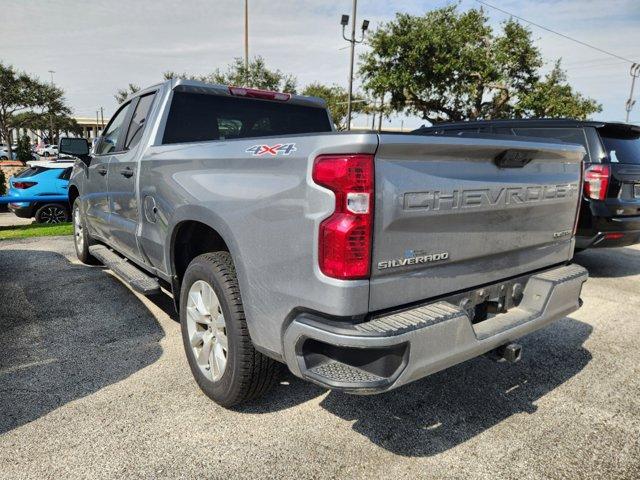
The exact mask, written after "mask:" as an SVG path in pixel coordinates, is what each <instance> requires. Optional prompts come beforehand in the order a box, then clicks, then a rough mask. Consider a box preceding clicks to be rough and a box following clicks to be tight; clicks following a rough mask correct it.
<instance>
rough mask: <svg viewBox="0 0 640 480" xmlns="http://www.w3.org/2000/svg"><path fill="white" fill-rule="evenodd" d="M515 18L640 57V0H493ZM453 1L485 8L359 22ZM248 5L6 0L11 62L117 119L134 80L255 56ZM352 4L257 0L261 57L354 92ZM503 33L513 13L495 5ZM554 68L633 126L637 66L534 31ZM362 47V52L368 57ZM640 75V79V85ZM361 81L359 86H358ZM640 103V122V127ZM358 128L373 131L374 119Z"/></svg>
mask: <svg viewBox="0 0 640 480" xmlns="http://www.w3.org/2000/svg"><path fill="white" fill-rule="evenodd" d="M487 1H488V3H491V4H493V5H495V6H498V7H500V8H502V9H504V10H507V11H509V12H511V13H513V14H515V15H518V16H520V17H523V18H525V19H528V20H531V21H533V22H535V23H538V24H541V25H544V26H546V27H548V28H551V29H553V30H557V31H559V32H562V33H564V34H566V35H569V36H572V37H575V38H577V39H579V40H582V41H584V42H587V43H590V44H593V45H596V46H597V47H599V48H601V49H604V50H607V51H610V52H613V53H615V54H617V55H620V56H622V57H625V58H629V59H632V60H634V61H638V62H640V0H605V1H602V0H563V1H551V0H520V1H513V0H504V1H503V0H487ZM451 3H457V4H459V6H460V8H461V9H463V10H466V9H469V8H479V7H480V5H479V4H478V3H477V2H476V1H475V0H460V1H456V2H452V1H450V0H405V1H401V0H359V1H358V21H357V24H358V26H359V25H360V24H361V20H362V19H364V18H366V19H368V20H370V21H371V26H370V27H371V28H375V27H376V26H377V25H380V24H381V23H383V22H386V21H389V20H391V19H393V17H394V15H395V13H396V12H403V13H410V14H414V15H421V14H424V13H425V12H426V11H428V10H430V9H434V8H438V7H441V6H444V5H448V4H451ZM243 6H244V2H243V1H242V0H208V1H205V0H183V1H169V0H126V1H122V0H107V1H104V2H93V1H90V2H89V1H84V0H0V18H1V21H0V61H2V62H4V63H8V64H12V65H14V66H15V67H16V68H18V69H20V70H25V71H27V72H28V73H31V74H34V75H36V76H38V77H40V78H41V79H43V80H50V73H49V72H48V71H49V70H54V71H55V74H54V77H53V78H54V82H55V83H56V84H57V85H58V86H60V87H62V88H63V89H64V90H65V92H66V98H67V100H68V103H69V105H70V106H71V107H72V109H73V111H74V114H75V115H78V116H95V112H96V110H97V109H99V108H100V107H104V109H105V115H106V116H108V115H110V114H111V113H112V112H113V111H114V109H115V107H116V102H115V99H114V98H113V94H114V93H115V91H116V90H117V89H118V88H122V87H125V86H126V85H127V84H128V83H134V84H137V85H140V86H143V87H144V86H149V85H152V84H154V83H158V82H159V81H161V80H162V72H164V71H167V70H173V71H177V72H188V73H193V74H206V73H210V72H211V71H213V70H215V69H216V68H218V67H221V68H224V67H225V66H226V65H227V64H229V63H230V62H231V61H232V60H233V58H234V57H241V56H242V55H243V52H244V50H243V48H244V47H243V36H244V34H243ZM351 7H352V1H351V0H249V13H250V19H249V23H250V25H249V37H250V38H249V53H250V56H255V55H260V56H262V57H264V59H265V60H266V63H267V65H268V67H269V68H277V69H279V70H281V71H283V72H286V73H290V74H293V75H295V76H296V77H297V79H298V88H299V89H302V88H303V87H304V86H305V85H307V84H309V83H311V82H315V81H320V82H323V83H329V84H331V83H337V84H340V85H343V86H346V85H347V81H348V73H349V49H348V48H347V46H348V43H347V42H345V41H344V40H343V39H342V36H341V27H340V24H339V22H340V15H341V14H343V13H347V14H351ZM484 8H485V11H486V13H487V15H488V16H489V18H490V22H491V24H492V26H494V27H495V28H499V26H500V23H501V22H503V21H504V20H506V19H508V18H509V16H508V15H505V14H504V13H501V12H499V11H496V10H494V9H491V8H488V7H484ZM530 28H531V30H532V33H533V38H534V39H535V42H536V44H537V46H538V47H539V48H540V49H541V52H542V54H543V57H544V60H545V67H544V68H546V69H548V68H551V66H552V65H553V63H554V62H555V60H556V59H557V58H562V64H563V66H564V68H565V69H566V70H567V73H568V77H569V81H570V83H571V84H572V85H573V86H574V87H575V88H576V89H577V90H578V91H579V92H581V93H582V94H584V95H586V96H589V97H592V98H594V99H596V100H597V101H598V102H600V103H601V104H602V106H603V111H602V112H601V113H599V114H596V115H595V117H596V118H598V119H604V120H617V121H621V120H624V117H625V110H624V104H625V101H626V99H627V97H628V96H629V88H630V85H631V77H630V76H629V67H630V64H629V63H626V62H624V61H623V60H619V59H616V58H612V57H610V56H607V55H605V54H602V53H600V52H597V51H595V50H592V49H589V48H586V47H584V46H581V45H578V44H576V43H573V42H571V41H569V40H567V39H565V38H562V37H559V36H557V35H554V34H552V33H550V32H547V31H545V30H542V29H539V28H536V27H534V26H531V27H530ZM367 48H368V47H367V46H366V44H364V45H358V46H357V53H362V52H364V51H366V49H367ZM639 80H640V79H639ZM355 82H356V85H357V84H358V79H357V78H356V79H355ZM636 93H637V95H636V97H637V98H638V102H637V105H636V108H635V109H634V111H632V112H631V118H630V120H631V122H633V123H640V82H638V83H637V88H636ZM423 123H425V122H424V121H423V120H421V119H419V118H417V117H405V116H402V115H400V116H394V117H393V118H392V119H390V120H387V121H385V124H384V126H385V127H396V128H397V127H400V126H402V127H403V128H404V129H410V128H415V127H418V126H420V125H421V124H423ZM354 124H355V125H359V126H364V125H369V124H370V120H368V119H367V118H366V117H364V116H360V117H358V118H356V119H355V121H354Z"/></svg>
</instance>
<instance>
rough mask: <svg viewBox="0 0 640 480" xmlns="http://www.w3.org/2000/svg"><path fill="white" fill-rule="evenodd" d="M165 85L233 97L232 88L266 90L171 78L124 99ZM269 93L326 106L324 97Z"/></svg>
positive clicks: (317, 105)
mask: <svg viewBox="0 0 640 480" xmlns="http://www.w3.org/2000/svg"><path fill="white" fill-rule="evenodd" d="M163 85H166V86H167V88H170V89H172V90H176V91H182V92H187V91H188V92H191V93H204V94H212V95H224V96H228V97H235V96H237V95H234V94H233V93H232V90H231V89H232V88H233V89H235V88H237V89H247V90H254V91H261V92H268V91H267V90H260V89H252V88H250V87H240V86H234V85H222V84H217V83H207V82H201V81H199V80H189V79H186V78H173V79H170V80H167V81H165V82H162V83H157V84H155V85H151V86H149V87H147V88H144V89H142V90H139V91H137V92H136V93H134V94H132V95H131V96H129V97H127V99H126V100H125V101H129V100H130V99H132V98H135V97H139V96H141V95H144V94H146V93H149V92H151V91H153V90H157V89H158V88H159V87H160V86H163ZM270 93H287V95H288V96H289V98H288V99H287V100H285V101H283V103H284V102H286V103H288V104H295V105H305V106H309V107H317V108H327V104H326V102H325V101H324V99H322V98H319V97H311V96H306V95H297V94H294V93H288V92H270ZM262 100H264V101H271V100H268V99H264V98H263V99H262ZM274 101H278V100H274ZM280 101H281V100H280ZM123 103H124V102H123Z"/></svg>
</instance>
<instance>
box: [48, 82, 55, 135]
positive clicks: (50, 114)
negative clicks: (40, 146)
mask: <svg viewBox="0 0 640 480" xmlns="http://www.w3.org/2000/svg"><path fill="white" fill-rule="evenodd" d="M49 73H50V74H51V87H53V74H54V73H56V71H55V70H49ZM49 128H50V130H49V136H50V137H51V138H49V144H51V145H52V144H53V113H51V107H49Z"/></svg>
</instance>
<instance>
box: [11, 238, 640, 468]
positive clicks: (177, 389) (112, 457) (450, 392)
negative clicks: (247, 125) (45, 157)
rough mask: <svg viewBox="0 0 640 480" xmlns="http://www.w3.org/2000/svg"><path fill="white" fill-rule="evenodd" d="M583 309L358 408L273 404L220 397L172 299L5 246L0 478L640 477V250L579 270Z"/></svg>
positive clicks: (294, 386)
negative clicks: (518, 355) (233, 404)
mask: <svg viewBox="0 0 640 480" xmlns="http://www.w3.org/2000/svg"><path fill="white" fill-rule="evenodd" d="M576 260H577V261H578V263H580V264H582V265H584V266H585V267H587V268H588V269H589V271H590V274H591V278H590V279H589V281H588V283H587V284H586V285H585V288H584V290H583V299H584V306H583V308H582V309H580V310H579V311H577V312H575V313H574V314H572V315H571V316H570V317H567V318H564V319H561V320H559V321H557V322H555V323H553V324H552V325H550V326H549V327H547V328H545V329H543V330H541V331H538V332H536V333H534V334H532V335H530V336H528V337H525V338H524V339H523V340H522V342H521V343H522V345H523V347H524V351H523V354H524V358H523V360H522V361H521V362H520V363H518V364H516V365H507V364H501V363H500V364H499V363H494V362H492V361H491V360H489V359H487V358H484V357H483V358H477V359H474V360H470V361H468V362H466V363H464V364H461V365H458V366H456V367H453V368H450V369H448V370H446V371H443V372H440V373H438V374H435V375H433V376H431V377H428V378H426V379H423V380H421V381H418V382H416V383H413V384H411V385H408V386H406V387H403V388H400V389H398V390H395V391H393V392H390V393H387V394H384V395H378V396H371V397H357V396H349V395H346V394H341V393H338V392H328V391H326V390H323V389H321V388H318V387H316V386H313V385H311V384H308V383H306V382H304V381H301V380H298V379H296V378H295V377H292V376H291V375H284V376H283V378H282V382H281V384H280V385H279V386H277V388H275V389H274V390H273V391H272V392H270V393H269V394H268V395H267V396H266V397H263V398H262V399H261V400H260V401H259V402H256V403H254V404H251V405H247V406H244V407H242V408H239V409H236V410H225V409H223V408H221V407H219V406H217V405H216V404H214V403H213V402H211V401H210V400H209V399H208V398H207V397H205V396H204V395H203V394H202V393H201V392H200V391H199V390H198V387H197V386H196V383H195V381H194V380H193V379H192V377H191V374H190V372H189V368H188V365H187V362H186V359H185V356H184V353H183V351H182V343H181V339H180V334H179V324H178V323H177V321H176V316H175V314H174V313H173V311H172V306H171V301H170V299H169V298H168V297H167V296H164V295H162V296H158V297H155V298H152V299H148V298H145V297H141V296H138V295H136V294H134V293H133V292H131V291H130V290H129V289H128V288H127V287H125V286H124V285H123V284H122V283H120V282H119V281H118V280H117V279H115V278H114V277H113V276H112V275H111V274H110V273H109V272H108V271H106V270H104V269H102V268H100V267H86V266H84V265H81V264H79V263H78V262H77V261H76V259H75V254H74V251H73V245H72V242H71V237H53V238H52V237H48V238H39V239H26V240H15V241H2V242H0V478H3V479H5V478H6V479H17V478H38V479H41V478H56V479H58V478H92V479H94V478H194V477H197V478H225V479H227V478H276V479H283V478H393V479H395V478H412V479H413V478H465V479H467V478H486V479H492V480H493V479H497V478H499V479H501V478H505V479H507V478H508V479H513V478H518V479H529V478H531V479H543V478H544V479H580V478H585V479H586V478H600V479H611V478H625V479H637V478H639V477H640V367H639V365H640V346H639V339H640V322H639V321H638V315H637V311H638V310H639V309H640V247H633V248H621V249H611V250H605V249H602V250H593V251H588V252H584V253H582V254H580V255H578V256H577V258H576Z"/></svg>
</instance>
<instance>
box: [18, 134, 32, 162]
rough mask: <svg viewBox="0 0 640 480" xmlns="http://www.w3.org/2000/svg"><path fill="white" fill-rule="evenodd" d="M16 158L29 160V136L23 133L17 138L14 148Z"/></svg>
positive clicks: (22, 160) (23, 160) (24, 160)
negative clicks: (16, 144)
mask: <svg viewBox="0 0 640 480" xmlns="http://www.w3.org/2000/svg"><path fill="white" fill-rule="evenodd" d="M16 160H20V161H21V162H26V161H28V160H31V141H30V140H29V137H27V136H26V135H23V136H22V137H20V138H18V146H17V148H16Z"/></svg>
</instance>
